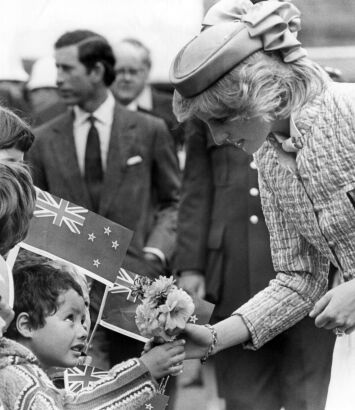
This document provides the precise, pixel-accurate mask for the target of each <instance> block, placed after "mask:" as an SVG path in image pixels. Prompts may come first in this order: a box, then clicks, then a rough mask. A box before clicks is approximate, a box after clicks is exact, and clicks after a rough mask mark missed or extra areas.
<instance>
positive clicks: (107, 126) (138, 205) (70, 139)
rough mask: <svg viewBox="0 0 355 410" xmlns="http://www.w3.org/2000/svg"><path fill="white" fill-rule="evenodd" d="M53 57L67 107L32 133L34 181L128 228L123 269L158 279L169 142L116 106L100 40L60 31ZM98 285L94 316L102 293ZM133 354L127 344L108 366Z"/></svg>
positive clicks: (107, 51) (111, 61)
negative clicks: (129, 236) (33, 139)
mask: <svg viewBox="0 0 355 410" xmlns="http://www.w3.org/2000/svg"><path fill="white" fill-rule="evenodd" d="M55 59H56V65H57V70H58V73H57V85H58V90H59V92H60V94H61V96H62V98H63V100H64V102H65V103H66V104H67V105H69V106H71V107H72V109H71V110H68V111H67V112H65V113H64V114H62V115H60V116H59V117H56V118H55V119H53V120H52V121H50V122H49V123H47V124H44V125H43V126H41V127H40V128H38V129H36V130H35V135H36V137H37V138H36V142H35V144H34V146H33V147H32V150H31V152H30V154H29V160H30V161H31V162H32V164H33V167H34V179H35V183H36V185H38V186H39V187H40V188H42V189H44V190H47V191H49V192H51V193H53V194H54V195H57V196H59V197H62V198H65V199H67V200H70V201H72V202H74V203H76V204H78V205H81V206H84V207H86V208H88V209H90V210H92V211H94V212H96V213H98V214H100V215H102V216H104V217H106V218H108V219H110V220H112V221H114V222H117V223H119V224H121V225H124V226H126V227H127V228H129V229H131V230H133V231H134V237H133V240H132V242H131V245H130V247H129V250H128V254H127V256H126V258H125V260H124V267H125V268H127V269H129V270H132V271H134V272H136V273H140V274H146V275H149V276H152V277H153V276H157V275H159V274H161V273H163V272H164V271H165V269H166V266H167V264H168V263H169V260H170V258H171V256H172V253H173V251H174V246H175V236H176V219H177V205H178V200H179V185H180V182H179V170H178V164H177V159H176V155H175V152H174V144H173V140H172V137H171V135H170V133H169V132H168V130H167V128H166V125H165V123H164V121H162V120H159V119H157V118H154V117H152V116H148V115H146V114H142V113H136V112H130V111H128V110H126V109H125V108H123V107H122V106H120V105H119V104H117V103H116V102H115V99H114V97H113V96H112V94H111V92H110V90H109V87H110V85H111V84H112V82H113V81H114V79H115V71H114V65H115V58H114V56H113V52H112V49H111V47H110V45H109V44H108V42H107V41H106V39H104V38H103V37H101V36H99V35H97V34H96V33H93V32H91V31H86V30H76V31H73V32H69V33H65V34H64V35H62V36H61V37H60V38H59V39H58V40H57V42H56V43H55ZM97 283H98V282H94V285H93V288H92V290H91V295H90V296H91V304H92V305H93V310H92V313H93V314H94V315H95V313H97V309H98V306H99V303H100V301H101V296H102V289H99V288H100V286H97ZM132 346H134V347H133V348H132V351H130V349H129V347H132ZM138 346H139V347H138ZM138 349H141V344H139V345H137V344H134V343H132V342H131V341H129V342H127V343H126V345H125V347H124V351H123V352H122V350H123V349H122V347H121V348H120V347H118V349H117V350H118V352H119V351H120V350H121V352H120V353H121V355H119V354H118V355H116V356H115V357H114V358H112V361H111V364H112V362H116V361H119V360H123V359H125V358H127V357H128V356H130V355H134V356H136V355H137V354H138V353H140V352H139V351H138ZM97 366H98V367H99V365H98V364H97ZM101 366H102V367H103V366H104V367H108V364H107V363H106V365H104V364H101Z"/></svg>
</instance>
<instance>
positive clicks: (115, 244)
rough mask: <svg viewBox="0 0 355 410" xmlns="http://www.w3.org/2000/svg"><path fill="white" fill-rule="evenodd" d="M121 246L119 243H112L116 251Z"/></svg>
mask: <svg viewBox="0 0 355 410" xmlns="http://www.w3.org/2000/svg"><path fill="white" fill-rule="evenodd" d="M119 246H120V244H119V243H118V242H117V241H112V247H113V248H115V250H116V249H117V248H118V247H119Z"/></svg>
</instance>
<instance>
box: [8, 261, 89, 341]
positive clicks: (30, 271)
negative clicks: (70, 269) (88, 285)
mask: <svg viewBox="0 0 355 410" xmlns="http://www.w3.org/2000/svg"><path fill="white" fill-rule="evenodd" d="M13 276H14V287H15V303H14V308H13V309H14V312H15V318H14V320H13V321H12V322H11V324H10V326H9V328H8V329H7V331H6V337H9V338H10V339H15V340H16V339H17V338H18V336H19V332H18V330H17V326H16V320H17V317H18V315H19V314H20V313H22V312H26V313H28V316H29V323H30V326H31V327H32V328H33V329H38V328H41V327H43V326H44V325H45V322H46V317H47V316H51V315H54V314H55V313H56V311H57V310H58V307H59V305H58V298H59V296H60V295H61V294H62V293H64V292H66V291H68V290H70V289H73V290H75V292H77V293H78V294H79V295H80V296H81V297H83V292H82V289H81V287H80V285H79V284H78V283H77V282H76V281H75V280H74V279H73V277H72V276H71V275H70V274H69V273H67V272H64V271H62V270H60V269H57V268H54V267H53V266H51V265H49V264H46V263H38V264H28V265H23V266H21V267H20V268H18V269H17V270H16V269H14V272H13Z"/></svg>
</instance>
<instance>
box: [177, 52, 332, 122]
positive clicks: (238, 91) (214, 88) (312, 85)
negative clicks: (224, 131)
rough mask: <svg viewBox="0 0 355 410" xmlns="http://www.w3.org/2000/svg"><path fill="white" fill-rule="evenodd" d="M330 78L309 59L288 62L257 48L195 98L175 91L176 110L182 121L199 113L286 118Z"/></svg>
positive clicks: (310, 98) (240, 117)
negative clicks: (186, 96)
mask: <svg viewBox="0 0 355 410" xmlns="http://www.w3.org/2000/svg"><path fill="white" fill-rule="evenodd" d="M327 81H328V79H327V76H326V75H325V73H324V71H323V70H322V68H321V67H320V66H319V65H318V64H316V63H314V62H312V61H311V60H310V59H308V58H302V59H300V60H297V61H295V62H293V63H284V62H283V61H282V59H281V57H280V55H279V54H278V53H276V52H271V53H265V52H264V51H257V52H255V53H254V54H252V55H250V56H249V57H247V58H246V59H245V60H243V61H242V62H241V63H240V64H238V65H237V66H236V67H234V68H233V69H232V70H231V71H229V72H228V73H226V74H225V75H224V76H223V77H222V78H221V79H219V80H218V81H217V82H216V83H215V84H213V85H211V86H210V87H209V88H208V89H207V90H205V91H203V92H202V93H200V94H198V95H197V96H195V97H191V98H185V97H183V96H182V95H181V94H180V93H179V92H178V91H175V92H174V99H173V109H174V113H175V115H176V117H177V118H178V120H179V121H184V120H186V119H187V118H190V117H193V116H196V115H197V116H198V115H199V114H204V115H205V116H207V117H211V118H215V119H218V118H220V119H222V118H233V119H238V120H249V119H252V118H253V117H260V118H262V119H263V120H264V121H271V120H273V119H275V118H279V119H285V118H288V117H289V116H290V115H291V113H292V112H297V111H299V110H300V109H301V108H302V106H303V105H304V104H306V103H307V102H309V101H312V99H314V98H315V97H316V96H317V95H319V93H320V92H321V91H322V90H323V88H324V85H325V83H326V82H327Z"/></svg>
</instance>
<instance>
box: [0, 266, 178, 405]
mask: <svg viewBox="0 0 355 410" xmlns="http://www.w3.org/2000/svg"><path fill="white" fill-rule="evenodd" d="M14 284H15V306H14V311H15V319H14V320H13V322H12V323H11V325H10V327H9V329H8V331H7V336H8V338H2V340H1V344H0V386H1V387H0V398H1V399H2V400H3V402H4V404H5V405H6V406H8V408H11V409H13V408H16V409H23V410H25V409H26V410H31V409H36V410H37V409H41V410H42V409H43V410H44V409H46V410H47V409H52V410H59V409H84V408H85V409H86V410H90V409H92V410H94V409H98V408H100V409H101V410H104V409H110V410H113V409H135V408H138V407H139V406H141V405H142V404H144V403H145V402H146V401H147V400H149V399H150V398H151V397H152V396H154V394H155V393H156V392H157V383H156V380H155V379H158V378H161V377H163V376H165V375H168V374H177V373H179V372H180V370H181V369H182V361H183V360H184V358H185V354H184V347H183V345H184V341H183V340H176V341H173V342H170V343H165V344H162V345H159V346H156V347H155V348H153V349H152V350H151V351H150V352H148V353H146V354H144V355H143V356H142V357H141V358H139V359H138V358H133V359H130V360H128V361H126V362H123V363H120V364H118V365H116V366H114V367H113V368H112V369H111V370H110V371H109V372H108V374H107V376H106V377H105V378H104V379H101V380H100V381H98V382H97V383H94V384H93V385H92V386H91V387H88V388H85V389H82V390H81V391H80V392H79V393H77V394H73V393H67V392H66V391H65V390H63V389H57V388H56V387H55V386H54V385H53V383H52V382H51V381H50V380H49V378H48V376H47V374H46V371H47V370H49V369H50V368H51V367H52V366H58V367H73V366H76V365H77V364H78V362H79V360H80V356H81V352H82V351H83V349H84V347H85V343H86V339H87V335H88V331H87V326H86V325H85V321H86V307H85V301H84V297H83V291H82V288H81V287H80V285H79V284H78V283H77V282H76V280H75V279H74V278H73V277H72V275H71V274H70V273H68V272H67V271H65V270H63V269H58V267H55V266H53V265H50V264H47V263H40V264H32V265H31V264H28V265H23V266H22V267H20V268H19V269H18V270H17V271H15V274H14ZM29 383H30V384H31V385H32V388H31V389H28V388H27V387H28V385H29Z"/></svg>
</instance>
